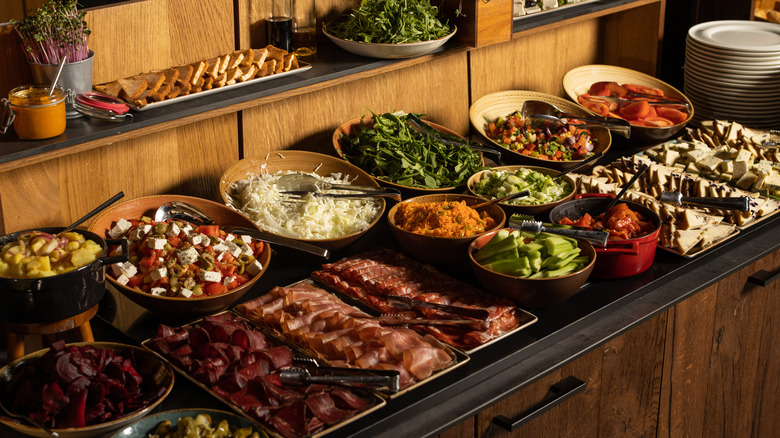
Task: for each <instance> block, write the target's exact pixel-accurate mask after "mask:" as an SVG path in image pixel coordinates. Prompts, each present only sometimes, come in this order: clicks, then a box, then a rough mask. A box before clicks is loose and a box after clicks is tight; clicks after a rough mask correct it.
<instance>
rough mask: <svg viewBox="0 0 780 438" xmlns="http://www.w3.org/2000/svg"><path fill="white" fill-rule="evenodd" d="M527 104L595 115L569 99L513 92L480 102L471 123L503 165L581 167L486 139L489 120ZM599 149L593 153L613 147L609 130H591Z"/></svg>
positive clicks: (521, 91) (573, 161) (553, 167)
mask: <svg viewBox="0 0 780 438" xmlns="http://www.w3.org/2000/svg"><path fill="white" fill-rule="evenodd" d="M526 100H541V101H543V102H547V103H551V104H553V105H555V106H557V107H558V108H560V109H561V110H562V111H565V112H567V113H571V114H579V115H582V116H590V115H592V114H591V112H590V111H588V110H586V109H584V108H583V107H581V106H580V105H578V104H576V103H572V102H570V101H568V100H566V99H563V98H560V97H557V96H553V95H550V94H545V93H537V92H535V91H524V90H510V91H499V92H497V93H492V94H488V95H485V96H482V97H481V98H479V99H478V100H477V101H476V102H474V103H473V104H472V105H471V108H470V109H469V119H470V120H471V125H472V126H473V127H474V129H476V130H477V132H479V133H480V134H481V135H482V137H484V138H485V139H486V140H487V141H489V142H490V145H492V146H493V147H495V148H496V149H498V150H499V151H501V154H502V155H501V157H502V159H503V161H504V162H506V163H511V164H526V165H531V166H541V167H549V168H551V169H555V170H566V169H568V168H570V167H574V166H575V165H577V164H579V163H581V162H582V161H584V159H583V160H570V161H552V160H545V159H542V158H535V157H530V156H528V155H523V154H521V153H519V152H516V151H512V150H509V149H507V148H505V147H503V146H502V145H500V144H499V143H498V142H495V141H493V140H491V139H490V137H488V135H487V131H486V129H485V128H486V127H487V125H488V120H490V121H493V120H496V119H497V118H499V117H506V116H508V115H509V114H512V113H513V112H515V111H520V110H521V109H523V103H524V102H525V101H526ZM589 129H590V131H591V133H592V136H593V139H594V140H595V143H596V146H595V148H594V150H593V153H599V152H605V153H606V152H607V151H608V150H609V148H610V146H611V144H612V135H611V134H610V132H609V130H608V129H606V128H589Z"/></svg>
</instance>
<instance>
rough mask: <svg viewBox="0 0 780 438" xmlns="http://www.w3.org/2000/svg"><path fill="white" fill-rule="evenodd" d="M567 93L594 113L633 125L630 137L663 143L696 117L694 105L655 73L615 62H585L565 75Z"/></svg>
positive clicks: (634, 139) (564, 85)
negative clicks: (629, 67)
mask: <svg viewBox="0 0 780 438" xmlns="http://www.w3.org/2000/svg"><path fill="white" fill-rule="evenodd" d="M563 88H564V90H565V91H566V94H568V96H569V97H570V98H571V99H572V100H574V101H575V102H577V103H578V104H579V105H580V106H582V107H583V108H585V109H586V110H588V111H589V112H591V113H593V114H598V115H601V116H605V117H616V118H621V119H625V120H627V121H628V122H629V123H630V124H631V140H632V141H639V142H648V143H649V142H662V141H666V140H668V139H669V138H671V137H672V136H673V135H675V134H676V133H678V132H679V131H680V130H681V129H683V128H684V127H685V125H686V124H687V123H688V122H689V121H690V120H691V119H692V118H693V112H694V109H693V104H692V103H691V101H690V100H689V99H688V98H687V97H686V96H685V95H684V94H683V93H682V92H680V91H679V90H677V89H676V88H674V87H673V86H671V85H669V84H667V83H666V82H664V81H662V80H660V79H656V78H655V77H653V76H649V75H646V74H644V73H640V72H638V71H635V70H631V69H627V68H623V67H617V66H612V65H584V66H581V67H577V68H574V69H572V70H570V71H569V72H567V73H566V74H565V75H564V76H563Z"/></svg>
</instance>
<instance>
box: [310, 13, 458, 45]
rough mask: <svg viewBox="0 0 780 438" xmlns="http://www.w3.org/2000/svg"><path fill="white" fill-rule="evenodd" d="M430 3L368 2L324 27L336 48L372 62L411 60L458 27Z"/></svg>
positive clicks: (442, 42)
mask: <svg viewBox="0 0 780 438" xmlns="http://www.w3.org/2000/svg"><path fill="white" fill-rule="evenodd" d="M438 14H439V8H438V7H436V6H433V5H431V2H430V0H364V1H362V2H361V3H360V6H359V7H358V8H357V9H353V10H351V11H348V12H345V13H344V14H342V15H341V16H340V17H339V18H337V19H336V20H333V21H331V22H330V23H323V24H322V32H323V33H324V34H325V36H327V37H328V38H329V39H330V40H331V41H333V43H334V44H336V45H337V46H339V47H341V48H342V49H344V50H346V51H347V52H350V53H354V54H356V55H361V56H367V57H371V58H383V59H396V58H411V57H414V56H419V55H424V54H426V53H430V52H432V51H434V50H436V49H438V48H439V47H441V46H442V45H443V44H444V43H446V42H447V40H449V39H450V38H452V36H453V35H455V31H456V30H457V27H456V26H455V25H451V24H449V23H448V21H447V20H446V19H445V20H441V19H439V17H438Z"/></svg>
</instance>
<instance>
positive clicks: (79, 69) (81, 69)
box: [28, 50, 95, 119]
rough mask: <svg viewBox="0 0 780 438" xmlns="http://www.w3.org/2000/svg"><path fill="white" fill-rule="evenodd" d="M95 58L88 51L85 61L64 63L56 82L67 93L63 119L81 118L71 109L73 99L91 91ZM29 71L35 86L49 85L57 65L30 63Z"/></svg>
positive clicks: (55, 73) (55, 72)
mask: <svg viewBox="0 0 780 438" xmlns="http://www.w3.org/2000/svg"><path fill="white" fill-rule="evenodd" d="M94 58H95V52H93V51H92V50H90V51H89V56H88V57H87V59H84V60H82V61H77V62H66V63H65V65H64V66H63V67H62V74H61V75H60V79H59V80H58V81H57V85H59V86H61V87H62V88H64V89H65V91H66V92H67V93H68V98H67V101H66V102H67V104H66V105H65V117H67V118H69V119H73V118H76V117H81V113H80V112H78V111H76V109H75V108H73V99H74V98H75V96H76V95H78V94H80V93H84V92H86V91H92V60H93V59H94ZM28 64H29V65H30V71H31V72H32V77H33V82H35V83H36V84H45V85H50V84H51V82H52V81H53V80H54V77H55V76H57V69H58V68H59V65H57V64H35V63H32V62H29V63H28Z"/></svg>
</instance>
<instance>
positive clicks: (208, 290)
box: [203, 282, 228, 296]
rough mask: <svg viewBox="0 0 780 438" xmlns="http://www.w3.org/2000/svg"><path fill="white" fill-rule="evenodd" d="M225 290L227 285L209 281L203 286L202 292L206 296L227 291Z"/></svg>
mask: <svg viewBox="0 0 780 438" xmlns="http://www.w3.org/2000/svg"><path fill="white" fill-rule="evenodd" d="M227 290H228V289H227V286H225V285H224V284H222V283H214V282H209V283H206V284H205V285H204V286H203V293H204V294H206V295H208V296H212V295H220V294H223V293H225V292H227Z"/></svg>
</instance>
